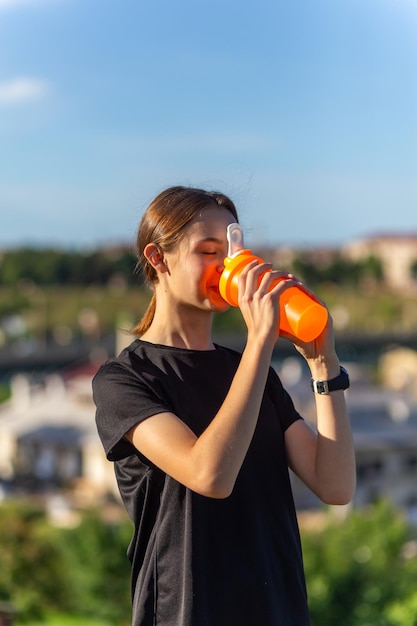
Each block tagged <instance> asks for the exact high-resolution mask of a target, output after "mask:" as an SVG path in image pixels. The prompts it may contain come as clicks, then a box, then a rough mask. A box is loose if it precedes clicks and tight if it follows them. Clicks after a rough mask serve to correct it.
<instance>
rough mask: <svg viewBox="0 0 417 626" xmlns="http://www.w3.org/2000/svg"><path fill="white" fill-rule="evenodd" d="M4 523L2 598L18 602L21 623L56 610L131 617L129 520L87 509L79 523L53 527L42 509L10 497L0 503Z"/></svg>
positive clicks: (111, 618)
mask: <svg viewBox="0 0 417 626" xmlns="http://www.w3.org/2000/svg"><path fill="white" fill-rule="evenodd" d="M0 528H1V534H0V563H1V567H0V601H5V602H10V603H12V604H13V605H14V606H15V607H16V609H17V614H18V623H19V624H26V623H28V622H32V623H33V622H36V621H39V622H43V621H44V620H45V619H46V616H47V615H48V614H50V613H54V612H55V613H58V612H59V613H62V614H65V615H68V616H70V615H73V616H81V617H83V618H84V623H87V622H88V623H90V620H91V623H93V618H94V620H100V619H101V620H102V621H103V624H104V623H107V624H112V625H115V624H117V625H120V626H121V625H124V624H128V623H129V618H130V585H129V580H130V578H129V577H130V566H129V562H128V560H127V556H126V548H127V545H128V543H129V540H130V535H131V524H130V523H129V522H127V521H123V522H118V523H108V522H106V521H104V520H103V519H102V517H101V516H100V514H99V513H98V512H97V513H96V512H89V513H85V514H83V515H82V518H81V522H80V524H79V525H78V526H76V527H75V528H71V529H63V528H55V527H53V526H51V525H50V524H49V522H48V520H47V518H46V516H45V513H44V512H43V510H42V509H40V508H38V507H36V506H34V505H32V504H28V503H26V504H24V503H12V504H11V503H8V504H3V505H2V506H0ZM60 623H62V621H61V622H60Z"/></svg>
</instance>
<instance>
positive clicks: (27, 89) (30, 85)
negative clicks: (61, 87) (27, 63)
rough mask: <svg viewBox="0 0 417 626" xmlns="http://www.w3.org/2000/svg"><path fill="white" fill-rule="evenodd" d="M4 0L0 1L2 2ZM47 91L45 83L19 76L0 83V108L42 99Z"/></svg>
mask: <svg viewBox="0 0 417 626" xmlns="http://www.w3.org/2000/svg"><path fill="white" fill-rule="evenodd" d="M4 1H5V0H0V2H4ZM47 91H48V87H47V84H46V82H45V81H43V80H40V79H38V78H29V77H25V76H21V77H18V78H13V79H12V80H8V81H3V82H0V106H2V105H3V106H7V105H13V104H19V103H23V102H32V101H34V100H39V99H41V98H43V97H44V96H45V95H46V93H47Z"/></svg>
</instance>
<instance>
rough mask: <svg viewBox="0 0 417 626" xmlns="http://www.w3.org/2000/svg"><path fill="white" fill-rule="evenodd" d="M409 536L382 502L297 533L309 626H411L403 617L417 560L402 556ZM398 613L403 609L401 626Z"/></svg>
mask: <svg viewBox="0 0 417 626" xmlns="http://www.w3.org/2000/svg"><path fill="white" fill-rule="evenodd" d="M410 534H411V530H410V528H409V526H408V524H407V522H406V521H405V520H404V518H403V517H402V516H401V515H400V514H399V513H398V512H397V511H395V510H394V509H393V508H392V507H391V506H390V505H389V504H388V503H386V502H381V503H379V504H377V505H375V506H373V507H372V508H370V509H369V510H366V511H365V510H360V511H359V510H358V511H355V512H353V513H351V514H350V515H349V516H348V517H347V519H346V520H345V521H344V522H343V523H336V524H335V523H331V524H329V525H328V526H326V528H325V529H324V530H323V531H322V532H305V533H303V549H304V562H305V570H306V577H307V585H308V592H309V602H310V610H311V616H312V623H313V626H334V625H335V624H337V625H338V626H369V625H370V624H372V626H413V624H414V623H415V622H413V621H411V622H410V621H407V611H411V608H412V607H413V606H415V581H416V579H417V558H416V557H415V556H414V557H413V558H407V556H406V554H405V553H404V547H405V546H406V545H407V542H408V541H409V540H410ZM399 607H408V609H405V608H404V611H403V615H404V621H403V622H401V621H398V619H399V615H400V613H399V612H398V611H399ZM394 614H395V617H394ZM395 620H396V621H395Z"/></svg>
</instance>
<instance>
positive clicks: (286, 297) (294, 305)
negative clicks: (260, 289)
mask: <svg viewBox="0 0 417 626" xmlns="http://www.w3.org/2000/svg"><path fill="white" fill-rule="evenodd" d="M227 241H228V242H229V250H228V253H227V257H226V258H225V260H224V270H223V272H222V274H221V276H220V283H219V290H220V295H221V296H222V298H223V299H224V300H226V302H228V303H229V304H231V305H232V306H238V277H239V274H240V272H241V271H242V270H243V268H244V267H245V265H247V264H248V263H250V262H251V261H254V260H257V261H258V262H259V263H264V261H263V260H262V259H261V258H260V257H257V256H254V255H253V254H252V252H251V250H248V249H247V248H245V247H244V245H243V233H242V229H241V227H240V225H239V224H230V225H229V226H228V227H227ZM281 280H285V278H278V279H276V280H275V281H274V283H273V285H276V284H277V282H279V281H281ZM327 318H328V313H327V309H326V308H325V307H324V306H322V305H321V304H319V303H318V302H316V301H315V300H313V299H312V298H311V297H310V296H309V295H308V294H307V293H306V292H305V291H303V289H302V288H300V287H295V286H294V287H290V288H289V289H287V290H285V291H284V292H283V293H282V294H281V296H280V322H279V328H280V330H282V331H285V332H286V333H288V334H289V335H292V336H293V337H295V338H298V339H301V341H305V342H308V341H313V340H314V339H316V338H317V337H318V336H319V335H320V334H321V333H322V331H323V329H324V327H325V326H326V324H327Z"/></svg>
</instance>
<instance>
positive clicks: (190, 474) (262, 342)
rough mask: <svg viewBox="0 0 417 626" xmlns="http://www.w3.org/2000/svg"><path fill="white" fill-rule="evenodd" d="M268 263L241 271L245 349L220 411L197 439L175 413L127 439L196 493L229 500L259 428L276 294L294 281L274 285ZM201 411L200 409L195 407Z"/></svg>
mask: <svg viewBox="0 0 417 626" xmlns="http://www.w3.org/2000/svg"><path fill="white" fill-rule="evenodd" d="M262 271H265V265H259V266H258V265H256V264H251V265H250V266H248V268H247V270H246V271H244V272H242V275H241V277H240V284H239V306H240V308H241V311H242V315H243V317H244V319H245V322H246V325H247V327H248V339H247V344H246V348H245V350H244V352H243V354H242V358H241V362H240V364H239V367H238V369H237V371H236V374H235V376H234V379H233V381H232V384H231V386H230V389H229V392H228V394H227V396H226V398H225V400H224V402H223V404H222V406H221V407H220V409H219V411H218V413H217V414H216V415H215V416H213V420H212V421H211V423H210V424H209V426H208V427H207V429H206V430H205V431H204V432H203V433H202V434H201V435H200V436H199V437H196V436H195V434H194V433H193V432H192V431H191V430H190V429H189V428H188V427H187V426H186V425H185V424H184V423H183V422H182V421H181V420H180V419H179V418H178V417H177V416H175V415H173V414H171V413H162V414H158V415H154V416H152V417H150V418H148V419H147V420H145V421H143V422H141V423H140V424H138V425H137V426H135V427H134V428H133V429H132V430H131V431H130V432H129V433H128V434H127V438H128V439H129V440H130V441H131V442H132V443H133V445H134V446H135V447H136V448H137V449H138V450H140V451H141V452H142V453H143V454H144V455H145V456H146V457H147V458H149V459H150V460H151V461H152V462H153V463H155V464H156V465H157V466H158V467H160V468H161V469H162V470H163V471H165V472H166V473H167V474H169V475H170V476H172V477H173V478H175V479H176V480H178V481H179V482H181V483H183V484H184V485H186V486H187V487H189V488H190V489H193V490H194V491H196V492H198V493H200V494H203V495H206V496H211V497H215V498H224V497H227V496H228V495H229V494H230V493H231V491H232V489H233V486H234V483H235V481H236V478H237V475H238V473H239V470H240V468H241V466H242V463H243V460H244V458H245V456H246V453H247V450H248V448H249V445H250V442H251V440H252V436H253V433H254V430H255V427H256V423H257V419H258V414H259V410H260V406H261V402H262V397H263V393H264V388H265V383H266V379H267V375H268V370H269V365H270V360H271V355H272V350H273V347H274V344H275V341H276V339H277V336H278V330H277V328H278V319H279V307H278V300H279V298H278V296H279V294H280V293H281V292H282V291H283V290H285V289H286V288H288V287H290V286H292V285H293V284H294V281H287V282H283V283H280V284H278V285H276V286H275V287H273V289H272V290H271V291H269V292H268V289H269V288H270V286H271V283H272V280H273V277H274V276H275V275H276V274H274V273H267V274H266V275H265V276H264V278H263V279H262V281H261V283H260V286H259V288H258V287H257V284H258V278H259V275H260V274H261V273H262ZM196 410H197V409H196Z"/></svg>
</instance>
